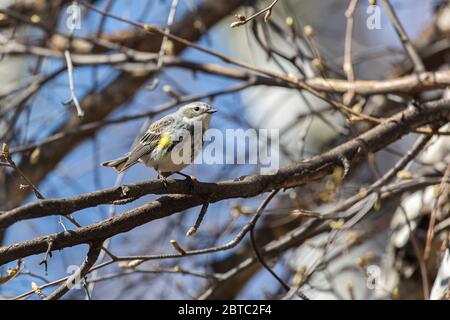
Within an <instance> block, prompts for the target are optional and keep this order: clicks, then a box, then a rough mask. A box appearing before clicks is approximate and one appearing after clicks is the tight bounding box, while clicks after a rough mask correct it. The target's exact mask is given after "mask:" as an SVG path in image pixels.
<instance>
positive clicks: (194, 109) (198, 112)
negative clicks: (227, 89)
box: [178, 102, 217, 121]
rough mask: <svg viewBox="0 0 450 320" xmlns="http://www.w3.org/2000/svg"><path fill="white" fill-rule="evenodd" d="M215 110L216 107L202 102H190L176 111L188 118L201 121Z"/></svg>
mask: <svg viewBox="0 0 450 320" xmlns="http://www.w3.org/2000/svg"><path fill="white" fill-rule="evenodd" d="M214 112H217V110H216V109H213V108H212V107H211V106H210V105H209V104H207V103H204V102H192V103H189V104H187V105H185V106H183V107H181V108H180V109H179V110H178V113H179V114H180V115H181V116H182V117H184V118H186V119H188V120H196V121H201V120H203V119H205V118H210V117H211V115H212V114H213V113H214Z"/></svg>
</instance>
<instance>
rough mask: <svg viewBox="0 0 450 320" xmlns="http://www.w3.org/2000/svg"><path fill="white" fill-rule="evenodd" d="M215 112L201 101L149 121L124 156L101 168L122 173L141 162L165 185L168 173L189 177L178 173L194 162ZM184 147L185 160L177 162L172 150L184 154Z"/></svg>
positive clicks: (103, 164) (177, 159)
mask: <svg viewBox="0 0 450 320" xmlns="http://www.w3.org/2000/svg"><path fill="white" fill-rule="evenodd" d="M216 111H217V110H216V109H213V108H211V106H209V105H208V104H206V103H203V102H193V103H190V104H187V105H185V106H182V107H181V108H179V109H178V110H177V111H176V112H174V113H171V114H168V115H167V116H165V117H163V118H161V119H160V120H158V121H156V122H153V123H152V124H151V125H150V126H149V128H148V129H147V131H146V132H145V133H144V135H143V136H142V137H141V138H140V139H139V141H137V142H136V143H135V144H134V145H133V146H132V147H131V150H130V152H128V153H127V154H126V155H125V156H124V157H121V158H118V159H115V160H111V161H107V162H104V163H102V166H106V167H112V168H114V169H116V170H117V171H118V172H123V171H125V170H127V169H128V168H129V167H131V166H132V165H134V164H136V163H138V162H142V163H144V164H145V165H146V166H147V167H153V168H154V169H155V170H156V171H157V172H158V177H159V178H161V179H163V181H164V183H166V180H165V179H166V177H168V176H170V175H171V174H172V173H179V174H181V175H182V176H185V177H187V178H190V177H189V176H188V175H185V174H184V173H181V172H180V170H183V169H184V168H185V167H187V166H188V165H189V164H190V163H191V162H192V161H194V158H195V157H196V156H197V154H198V153H199V152H200V151H201V149H202V147H203V134H204V132H205V131H206V129H208V127H209V122H210V120H211V115H212V114H213V113H214V112H216ZM196 128H199V130H198V131H200V132H197V130H196ZM184 147H187V148H188V151H189V152H188V153H189V159H188V161H186V159H185V158H183V159H182V160H183V161H180V154H178V155H174V154H173V151H174V149H175V148H176V149H177V150H178V151H179V150H181V151H185V150H186V149H183V148H184ZM177 156H178V158H176V157H177ZM181 157H183V155H181Z"/></svg>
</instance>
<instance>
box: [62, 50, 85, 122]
mask: <svg viewBox="0 0 450 320" xmlns="http://www.w3.org/2000/svg"><path fill="white" fill-rule="evenodd" d="M64 57H65V58H66V64H67V76H68V78H69V89H70V99H69V100H67V101H65V102H64V104H65V105H69V104H71V103H73V104H74V105H75V108H76V109H77V114H78V116H79V117H83V116H84V111H83V109H81V106H80V102H79V101H78V98H77V96H76V94H75V85H74V82H73V64H72V59H71V58H70V52H69V50H65V51H64Z"/></svg>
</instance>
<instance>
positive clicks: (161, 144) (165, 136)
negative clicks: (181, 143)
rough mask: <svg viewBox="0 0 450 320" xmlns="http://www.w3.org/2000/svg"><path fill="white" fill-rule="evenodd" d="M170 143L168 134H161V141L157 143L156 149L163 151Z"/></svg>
mask: <svg viewBox="0 0 450 320" xmlns="http://www.w3.org/2000/svg"><path fill="white" fill-rule="evenodd" d="M171 143H172V139H171V138H170V135H169V134H163V135H162V136H161V139H159V141H158V148H159V149H164V148H166V147H167V146H169V145H170V144H171Z"/></svg>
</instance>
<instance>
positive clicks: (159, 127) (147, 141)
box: [125, 116, 174, 167]
mask: <svg viewBox="0 0 450 320" xmlns="http://www.w3.org/2000/svg"><path fill="white" fill-rule="evenodd" d="M173 122H174V118H173V117H171V116H166V117H164V118H161V119H160V120H158V121H156V122H154V123H152V124H151V125H150V127H149V128H148V129H147V131H146V132H145V133H144V135H143V136H142V137H141V139H139V141H138V142H136V143H135V144H134V145H133V146H132V147H131V150H130V152H129V155H128V161H127V164H126V165H125V167H130V166H132V165H133V164H135V163H136V162H137V161H138V160H139V158H141V157H142V156H144V155H146V154H149V153H150V152H151V151H152V150H153V149H154V148H155V147H156V145H157V144H158V143H159V140H160V139H161V136H162V133H163V131H164V128H165V127H167V126H169V125H171V124H172V123H173Z"/></svg>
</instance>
